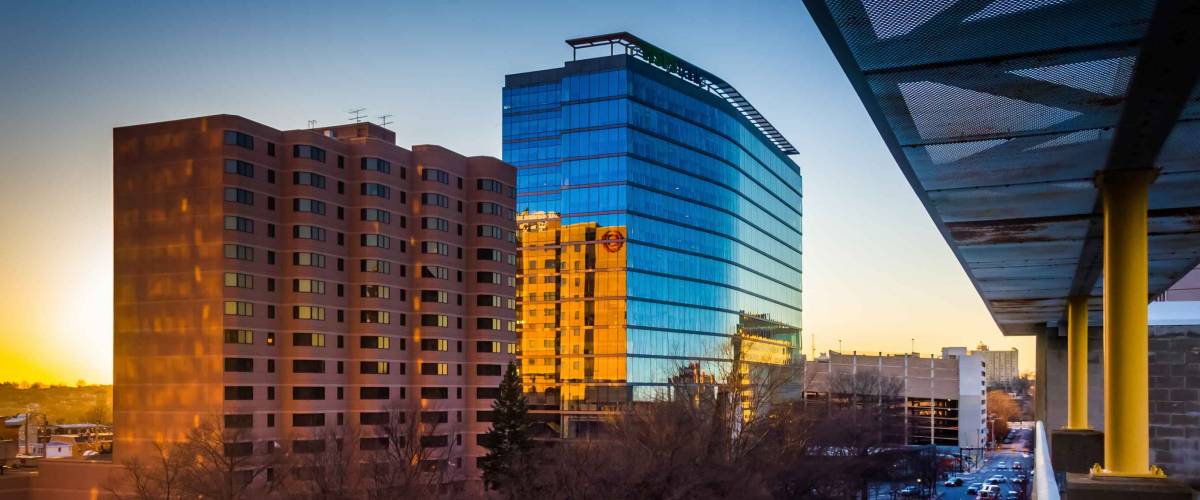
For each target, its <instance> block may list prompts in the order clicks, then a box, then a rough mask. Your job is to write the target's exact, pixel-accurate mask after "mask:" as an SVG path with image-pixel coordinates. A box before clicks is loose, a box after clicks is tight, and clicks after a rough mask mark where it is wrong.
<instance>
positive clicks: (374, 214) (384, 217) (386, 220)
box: [360, 208, 392, 224]
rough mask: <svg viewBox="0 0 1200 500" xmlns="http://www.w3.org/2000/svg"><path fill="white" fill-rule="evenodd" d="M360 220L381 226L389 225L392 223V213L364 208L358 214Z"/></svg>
mask: <svg viewBox="0 0 1200 500" xmlns="http://www.w3.org/2000/svg"><path fill="white" fill-rule="evenodd" d="M360 219H362V220H364V221H374V222H379V223H381V224H390V223H391V222H392V213H391V212H388V211H387V210H381V209H378V208H364V209H362V211H361V213H360Z"/></svg>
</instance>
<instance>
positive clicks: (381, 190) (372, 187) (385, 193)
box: [359, 182, 392, 200]
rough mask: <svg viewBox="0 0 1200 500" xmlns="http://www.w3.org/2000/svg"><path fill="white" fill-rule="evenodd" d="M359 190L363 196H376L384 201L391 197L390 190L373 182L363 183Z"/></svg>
mask: <svg viewBox="0 0 1200 500" xmlns="http://www.w3.org/2000/svg"><path fill="white" fill-rule="evenodd" d="M359 189H360V190H361V192H362V195H363V196H376V197H379V198H383V199H385V200H386V199H388V198H391V196H392V190H391V188H389V187H387V186H384V185H383V184H379V183H375V182H364V183H362V187H361V188H359Z"/></svg>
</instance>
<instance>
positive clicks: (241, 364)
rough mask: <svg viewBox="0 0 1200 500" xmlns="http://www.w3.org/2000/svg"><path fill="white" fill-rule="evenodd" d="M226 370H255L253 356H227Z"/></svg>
mask: <svg viewBox="0 0 1200 500" xmlns="http://www.w3.org/2000/svg"><path fill="white" fill-rule="evenodd" d="M225 371H227V372H243V373H249V372H253V371H254V359H253V358H225Z"/></svg>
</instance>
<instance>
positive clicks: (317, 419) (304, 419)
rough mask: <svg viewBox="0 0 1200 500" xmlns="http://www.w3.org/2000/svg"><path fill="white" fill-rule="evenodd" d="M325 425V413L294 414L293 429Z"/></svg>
mask: <svg viewBox="0 0 1200 500" xmlns="http://www.w3.org/2000/svg"><path fill="white" fill-rule="evenodd" d="M324 425H325V414H324V413H293V414H292V427H322V426H324Z"/></svg>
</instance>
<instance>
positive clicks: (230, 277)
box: [225, 273, 254, 288]
mask: <svg viewBox="0 0 1200 500" xmlns="http://www.w3.org/2000/svg"><path fill="white" fill-rule="evenodd" d="M225 286H227V287H232V288H254V276H251V275H249V274H242V273H225Z"/></svg>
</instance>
